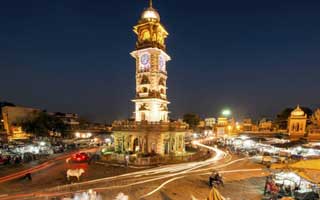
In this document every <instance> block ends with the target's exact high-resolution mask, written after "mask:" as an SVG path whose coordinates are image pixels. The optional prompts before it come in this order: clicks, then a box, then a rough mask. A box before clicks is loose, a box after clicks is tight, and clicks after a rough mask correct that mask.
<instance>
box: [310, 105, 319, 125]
mask: <svg viewBox="0 0 320 200" xmlns="http://www.w3.org/2000/svg"><path fill="white" fill-rule="evenodd" d="M310 121H311V123H312V125H314V126H316V127H320V109H319V108H318V109H317V110H315V111H314V113H313V115H312V116H311V117H310Z"/></svg>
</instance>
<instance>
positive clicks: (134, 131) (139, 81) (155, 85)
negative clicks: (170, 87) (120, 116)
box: [112, 1, 188, 155]
mask: <svg viewBox="0 0 320 200" xmlns="http://www.w3.org/2000/svg"><path fill="white" fill-rule="evenodd" d="M133 30H134V33H135V34H136V35H137V42H136V49H135V50H134V51H133V52H132V53H131V56H132V57H133V58H134V59H135V60H136V97H135V99H133V100H132V101H133V102H134V104H135V112H134V116H135V121H128V120H127V121H115V122H114V123H113V125H112V128H113V134H114V137H115V140H114V141H115V149H116V151H118V152H133V153H156V154H162V155H163V154H169V153H184V149H185V144H184V137H185V133H186V130H187V129H188V126H187V124H185V123H183V122H170V121H169V117H168V114H169V110H168V104H169V101H168V99H167V78H168V75H167V66H166V63H167V61H169V60H170V59H171V58H170V56H169V55H168V54H167V52H166V45H165V39H166V37H167V36H168V32H167V31H166V29H165V27H164V26H163V25H162V24H161V23H160V15H159V13H158V12H157V10H156V9H154V8H153V5H152V1H150V5H149V7H148V8H147V9H145V10H144V11H143V13H142V15H141V18H140V20H139V21H138V24H137V25H136V26H134V29H133Z"/></svg>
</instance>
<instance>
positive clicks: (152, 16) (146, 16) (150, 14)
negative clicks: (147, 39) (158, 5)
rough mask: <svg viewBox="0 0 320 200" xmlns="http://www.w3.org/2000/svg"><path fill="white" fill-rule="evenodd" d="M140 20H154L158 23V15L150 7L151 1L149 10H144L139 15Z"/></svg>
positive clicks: (150, 5) (150, 6)
mask: <svg viewBox="0 0 320 200" xmlns="http://www.w3.org/2000/svg"><path fill="white" fill-rule="evenodd" d="M141 20H147V21H150V20H156V21H158V22H159V21H160V15H159V13H158V11H157V10H156V9H154V8H153V7H152V0H150V2H149V8H147V9H145V10H144V11H143V12H142V14H141Z"/></svg>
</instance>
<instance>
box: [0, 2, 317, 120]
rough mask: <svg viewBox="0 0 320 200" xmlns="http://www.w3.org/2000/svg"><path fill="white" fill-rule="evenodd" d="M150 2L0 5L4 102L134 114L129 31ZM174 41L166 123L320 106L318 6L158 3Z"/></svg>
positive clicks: (110, 115)
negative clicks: (189, 116) (193, 116)
mask: <svg viewBox="0 0 320 200" xmlns="http://www.w3.org/2000/svg"><path fill="white" fill-rule="evenodd" d="M147 5H148V3H147V1H146V0H122V1H121V0H10V1H1V4H0V74H1V77H0V85H1V90H0V101H10V102H13V103H16V104H18V105H22V106H28V107H36V108H42V109H46V110H49V111H62V112H74V113H79V114H80V115H82V116H84V117H86V118H88V119H90V120H94V121H100V122H111V121H112V120H115V119H123V118H128V117H130V116H131V114H132V112H133V103H132V102H131V101H130V100H131V99H132V98H133V97H134V96H135V94H134V90H135V89H134V88H135V85H134V84H135V80H134V79H135V62H134V59H133V58H131V57H130V55H129V53H130V52H131V51H132V50H134V46H135V39H136V38H135V35H134V33H133V32H132V26H133V25H135V24H136V23H137V21H138V19H139V17H140V14H141V13H142V11H143V9H144V8H146V7H147ZM154 7H155V8H156V9H157V10H158V11H159V13H160V15H161V22H162V23H163V24H164V25H165V27H166V28H167V30H168V32H169V33H170V35H169V38H168V40H167V51H168V54H169V55H171V57H172V61H171V62H169V63H168V77H169V79H168V97H169V100H170V101H171V104H170V105H169V109H170V111H171V115H170V116H171V118H177V117H181V116H182V115H183V114H184V113H186V112H196V113H199V114H200V115H201V116H202V117H208V116H217V115H218V114H219V112H220V111H221V109H223V108H226V107H228V108H230V109H232V110H233V112H234V114H235V116H238V117H253V118H257V117H262V116H268V117H273V116H274V115H275V114H276V113H277V112H279V111H280V110H281V109H283V108H284V107H287V106H291V107H292V106H295V105H297V104H301V105H303V106H309V107H311V108H315V107H317V106H320V101H319V99H320V1H318V0H313V1H301V0H268V1H257V0H254V1H253V0H252V1H247V0H242V1H239V0H226V1H214V0H199V1H191V0H154Z"/></svg>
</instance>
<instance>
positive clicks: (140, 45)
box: [136, 41, 166, 51]
mask: <svg viewBox="0 0 320 200" xmlns="http://www.w3.org/2000/svg"><path fill="white" fill-rule="evenodd" d="M150 47H151V48H158V49H162V50H163V51H166V45H164V44H160V43H158V42H150V41H144V42H137V43H136V49H137V50H139V49H146V48H150Z"/></svg>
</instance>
